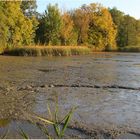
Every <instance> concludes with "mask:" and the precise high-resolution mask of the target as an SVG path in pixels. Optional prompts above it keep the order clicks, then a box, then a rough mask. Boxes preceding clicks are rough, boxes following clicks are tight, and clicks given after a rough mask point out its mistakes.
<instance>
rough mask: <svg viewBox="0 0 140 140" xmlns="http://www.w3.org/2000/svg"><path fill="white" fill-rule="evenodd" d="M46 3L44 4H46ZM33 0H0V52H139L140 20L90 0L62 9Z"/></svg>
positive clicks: (55, 54) (26, 54)
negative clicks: (40, 9) (41, 6)
mask: <svg viewBox="0 0 140 140" xmlns="http://www.w3.org/2000/svg"><path fill="white" fill-rule="evenodd" d="M47 5H48V6H47ZM46 6H47V8H46V10H45V11H44V13H43V14H40V13H38V12H37V11H36V9H37V4H36V1H0V18H1V20H0V54H7V55H18V56H19V55H21V56H71V55H81V54H82V55H83V54H89V53H92V52H94V51H122V52H140V20H137V19H135V18H134V17H131V16H130V15H126V14H125V13H123V12H122V11H120V10H118V9H117V8H112V9H110V8H106V7H104V6H102V5H101V4H97V3H91V4H89V5H82V6H81V7H79V8H77V9H74V10H71V11H65V12H62V10H61V9H59V8H58V5H57V4H54V5H51V4H47V3H46Z"/></svg>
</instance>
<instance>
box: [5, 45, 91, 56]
mask: <svg viewBox="0 0 140 140" xmlns="http://www.w3.org/2000/svg"><path fill="white" fill-rule="evenodd" d="M90 52H91V50H90V49H89V48H88V47H84V46H31V47H15V48H13V49H9V50H7V51H5V54H7V55H14V56H71V55H85V54H89V53H90Z"/></svg>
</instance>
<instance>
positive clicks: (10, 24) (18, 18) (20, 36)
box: [0, 1, 35, 47]
mask: <svg viewBox="0 0 140 140" xmlns="http://www.w3.org/2000/svg"><path fill="white" fill-rule="evenodd" d="M20 6H21V1H1V2H0V10H1V12H0V14H1V19H2V20H1V21H0V30H1V34H2V36H3V38H2V41H3V42H5V44H6V46H7V47H14V46H21V45H29V44H31V43H32V42H33V38H34V32H35V30H34V26H33V22H32V20H31V19H30V18H28V17H26V16H24V14H23V12H22V10H21V8H20Z"/></svg>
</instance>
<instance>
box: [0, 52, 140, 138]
mask: <svg viewBox="0 0 140 140" xmlns="http://www.w3.org/2000/svg"><path fill="white" fill-rule="evenodd" d="M139 60H140V55H139V54H135V53H95V54H93V55H90V56H74V57H53V58H49V57H9V56H0V66H1V68H0V81H1V83H0V106H1V108H0V136H3V134H5V132H7V130H8V134H7V138H21V135H20V134H19V133H18V131H19V128H22V129H23V130H24V131H25V132H27V133H28V135H29V136H30V138H46V135H45V134H44V133H43V132H42V131H41V130H40V129H39V128H38V127H37V126H36V125H34V124H32V123H30V122H29V120H30V121H34V122H35V123H40V124H41V122H38V121H37V120H34V119H33V118H31V117H30V116H31V115H38V116H41V117H44V118H49V112H48V105H49V107H50V110H51V111H52V112H54V111H55V107H56V101H57V102H58V108H59V112H58V116H59V118H60V119H62V118H63V117H64V116H65V115H66V114H67V113H68V112H69V111H70V109H71V108H72V107H76V108H77V109H76V110H75V112H74V114H73V117H72V119H71V121H70V123H69V126H68V129H67V130H66V133H65V136H64V138H134V139H135V138H140V61H139ZM48 130H49V131H50V133H51V134H52V135H54V131H53V128H52V127H51V126H50V127H49V128H48Z"/></svg>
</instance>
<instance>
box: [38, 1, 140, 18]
mask: <svg viewBox="0 0 140 140" xmlns="http://www.w3.org/2000/svg"><path fill="white" fill-rule="evenodd" d="M49 3H51V4H56V3H57V4H58V5H59V7H60V9H61V10H65V11H66V10H71V9H75V8H78V7H80V6H81V5H83V4H90V3H101V4H102V5H103V6H105V7H110V8H112V7H117V8H118V9H119V10H121V11H123V12H124V13H125V14H129V15H131V16H133V17H135V18H136V19H140V0H37V5H38V9H37V10H38V12H40V13H43V12H44V11H45V9H46V6H47V5H48V4H49Z"/></svg>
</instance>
